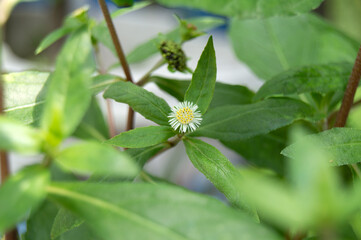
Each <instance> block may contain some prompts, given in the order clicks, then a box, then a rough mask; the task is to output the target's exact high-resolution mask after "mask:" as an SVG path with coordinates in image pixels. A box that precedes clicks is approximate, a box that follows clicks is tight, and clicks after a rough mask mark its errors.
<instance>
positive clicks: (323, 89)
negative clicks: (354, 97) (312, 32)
mask: <svg viewBox="0 0 361 240" xmlns="http://www.w3.org/2000/svg"><path fill="white" fill-rule="evenodd" d="M352 66H353V64H351V63H335V64H327V65H312V66H307V67H301V68H297V69H292V70H288V71H286V72H283V73H281V74H279V75H277V76H275V77H274V78H272V79H271V80H269V81H267V82H266V83H265V84H263V86H262V87H261V88H260V89H259V90H258V92H257V94H256V95H255V97H254V99H255V100H260V99H262V98H266V97H272V96H275V95H292V94H300V93H308V92H314V93H320V94H326V93H329V92H334V91H337V90H340V89H345V88H346V85H347V82H348V79H349V77H350V75H351V70H352Z"/></svg>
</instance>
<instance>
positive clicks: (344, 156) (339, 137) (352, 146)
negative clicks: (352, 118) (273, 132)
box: [282, 128, 361, 166]
mask: <svg viewBox="0 0 361 240" xmlns="http://www.w3.org/2000/svg"><path fill="white" fill-rule="evenodd" d="M309 141H317V142H318V143H319V146H320V148H321V149H322V150H324V151H325V152H327V153H328V154H329V158H328V161H329V163H330V164H331V165H332V166H342V165H346V164H353V163H358V162H361V130H359V129H353V128H333V129H330V130H327V131H324V132H321V133H318V134H313V135H310V136H307V137H306V138H305V139H304V140H302V141H300V142H296V143H294V144H292V145H290V146H288V147H287V148H285V149H284V150H283V151H282V154H283V155H285V156H286V157H290V158H296V157H297V156H299V155H300V154H301V153H302V152H303V151H304V150H303V149H302V147H303V145H304V143H305V142H309Z"/></svg>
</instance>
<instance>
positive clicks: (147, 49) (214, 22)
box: [127, 17, 224, 63]
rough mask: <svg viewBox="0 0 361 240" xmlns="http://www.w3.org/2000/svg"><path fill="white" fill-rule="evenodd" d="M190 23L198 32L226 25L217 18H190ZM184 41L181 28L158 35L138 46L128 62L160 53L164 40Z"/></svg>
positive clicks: (188, 20)
mask: <svg viewBox="0 0 361 240" xmlns="http://www.w3.org/2000/svg"><path fill="white" fill-rule="evenodd" d="M186 21H187V22H188V23H191V24H193V25H194V26H196V27H197V30H198V31H207V30H209V29H212V28H215V27H218V26H220V25H223V24H224V20H223V19H221V18H215V17H199V18H190V19H186ZM181 39H182V31H181V28H180V27H177V28H176V29H174V30H173V31H170V32H168V33H166V34H161V35H158V36H157V37H155V38H152V39H150V40H149V41H147V42H145V43H143V44H141V45H139V46H137V47H136V48H135V49H134V50H133V51H131V52H130V53H129V54H128V56H127V60H128V62H129V63H136V62H140V61H143V60H145V59H147V58H148V57H150V56H152V55H153V54H155V53H157V52H159V50H158V46H159V44H160V43H161V42H162V41H163V40H172V41H175V42H180V41H181Z"/></svg>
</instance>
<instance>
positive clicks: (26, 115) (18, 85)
mask: <svg viewBox="0 0 361 240" xmlns="http://www.w3.org/2000/svg"><path fill="white" fill-rule="evenodd" d="M48 77H49V73H47V72H38V71H25V72H16V73H9V74H4V75H2V79H3V81H4V94H5V98H4V100H5V108H4V111H5V113H6V115H7V116H8V117H10V118H13V119H16V120H19V121H21V122H22V123H23V124H30V123H32V122H34V121H37V120H38V119H40V114H39V113H38V112H36V111H35V112H34V109H35V106H38V105H39V106H40V105H42V104H43V103H44V99H45V95H44V92H42V91H41V90H42V88H43V87H44V86H45V82H46V80H47V79H48Z"/></svg>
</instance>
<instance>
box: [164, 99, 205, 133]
mask: <svg viewBox="0 0 361 240" xmlns="http://www.w3.org/2000/svg"><path fill="white" fill-rule="evenodd" d="M197 109H198V106H197V104H194V103H192V102H188V101H185V102H181V103H179V105H177V106H174V107H173V108H172V112H171V114H170V115H169V116H168V117H169V124H170V125H171V126H172V128H173V129H174V130H177V129H178V128H179V132H181V133H186V132H187V131H189V132H193V131H194V130H196V128H197V127H198V126H199V125H200V123H201V121H202V114H201V113H200V112H199V111H198V110H197Z"/></svg>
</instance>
